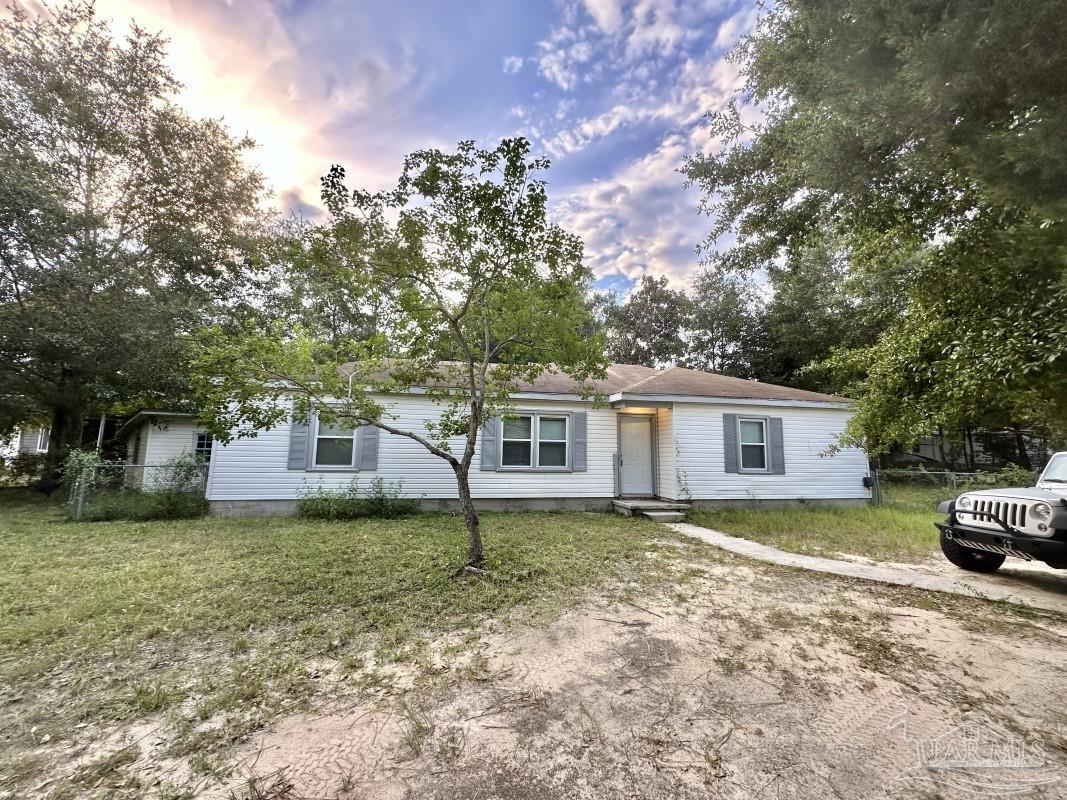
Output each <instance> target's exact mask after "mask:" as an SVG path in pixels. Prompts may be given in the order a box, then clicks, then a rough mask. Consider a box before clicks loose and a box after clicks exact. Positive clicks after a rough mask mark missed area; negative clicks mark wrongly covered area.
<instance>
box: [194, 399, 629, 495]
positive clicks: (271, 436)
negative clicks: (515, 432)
mask: <svg viewBox="0 0 1067 800" xmlns="http://www.w3.org/2000/svg"><path fill="white" fill-rule="evenodd" d="M382 400H383V403H384V405H385V406H386V409H387V414H386V417H385V418H384V419H385V420H387V421H388V422H389V423H390V424H391V425H395V426H396V427H397V428H400V429H401V430H410V431H415V432H419V433H424V432H425V431H426V427H425V423H426V421H427V420H436V419H437V417H438V414H439V411H440V406H438V405H436V404H435V403H434V402H433V401H431V400H429V399H427V398H424V397H418V396H392V397H386V398H382ZM520 404H521V411H523V412H535V413H542V414H543V415H544V416H545V418H546V419H547V418H559V417H562V416H564V415H565V413H566V412H575V411H585V412H587V418H586V435H587V439H588V455H587V459H588V469H587V470H586V471H579V472H570V471H567V470H566V469H561V468H556V469H545V470H540V471H539V470H531V469H530V468H528V467H527V468H525V469H523V468H516V469H512V470H508V469H507V468H504V469H501V470H500V471H489V470H481V469H479V468H478V464H480V463H481V444H482V437H481V436H479V437H478V444H477V449H476V451H475V454H474V461H473V462H472V467H471V471H470V485H471V492H472V494H473V495H474V497H475V498H552V497H597V498H610V497H612V496H614V493H615V480H614V469H613V463H612V458H613V454H614V452H615V446H616V434H615V411H614V409H611V408H607V407H604V406H600V407H594V406H593V404H592V403H585V402H581V401H564V400H561V401H540V400H537V401H532V400H530V401H528V400H522V401H516V405H520ZM568 424H569V423H568ZM379 436H380V438H379V441H378V468H377V469H376V470H375V472H374V474H373V475H363V474H360V473H352V472H331V471H326V472H314V471H311V472H309V471H304V470H290V469H288V468H287V463H288V453H289V426H288V424H283V425H280V426H278V427H277V428H274V429H273V430H270V431H260V433H259V435H258V436H257V437H255V438H252V439H237V440H234V441H232V442H230V443H229V444H228V445H226V446H221V445H219V446H217V447H216V448H215V454H214V457H213V458H212V465H211V474H210V476H209V478H208V499H209V500H292V499H296V498H298V497H299V496H300V495H301V493H302V492H303V491H305V489H306V488H315V487H318V486H322V487H324V488H339V487H343V486H347V485H348V484H349V482H350V481H351V480H352V479H353V478H358V479H359V480H360V482H361V483H362V484H363V485H366V483H367V482H368V481H369V480H370V479H371V478H372V477H373V478H378V477H380V478H382V479H383V480H386V481H394V482H395V481H403V484H404V486H403V493H404V494H405V495H406V496H409V497H425V498H427V499H453V498H455V497H456V496H457V492H456V475H455V473H454V472H453V471H452V468H451V467H450V466H449V465H448V464H447V463H446V462H445V461H444V459H441V458H438V457H437V456H434V455H432V454H430V453H429V452H427V450H426V449H425V448H424V447H423V446H422V445H420V444H419V443H418V442H415V441H412V440H411V439H408V438H406V437H402V436H393V435H391V434H389V433H387V432H385V431H381V432H380V435H379ZM449 441H450V446H451V448H452V452H453V453H455V454H457V455H460V454H462V452H463V444H464V438H463V437H455V438H453V439H450V440H449ZM498 446H500V445H499V444H498ZM567 457H568V459H569V458H570V454H568V456H567Z"/></svg>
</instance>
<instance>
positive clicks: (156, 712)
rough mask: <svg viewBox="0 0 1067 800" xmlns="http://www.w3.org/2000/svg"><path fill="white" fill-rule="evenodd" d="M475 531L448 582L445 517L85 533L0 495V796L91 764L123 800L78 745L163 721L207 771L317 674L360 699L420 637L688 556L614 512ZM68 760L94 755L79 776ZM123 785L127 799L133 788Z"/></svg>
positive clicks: (416, 649) (568, 599)
mask: <svg viewBox="0 0 1067 800" xmlns="http://www.w3.org/2000/svg"><path fill="white" fill-rule="evenodd" d="M482 530H483V535H484V538H485V546H486V553H487V558H488V565H487V573H486V575H485V576H484V577H481V578H468V579H462V580H456V579H453V578H452V577H451V575H452V573H453V571H454V570H455V568H456V566H457V565H458V564H461V563H462V562H463V560H464V554H465V544H466V536H465V531H464V528H463V521H462V519H461V518H458V517H453V516H450V515H445V514H431V515H422V516H418V517H412V518H407V519H400V520H371V519H367V520H359V521H353V522H323V521H312V520H297V519H211V518H207V519H200V520H184V521H180V522H179V521H169V522H108V523H99V522H98V523H83V524H79V523H72V522H68V521H66V520H65V519H64V516H63V512H62V509H61V508H60V507H57V506H54V505H47V504H42V503H39V502H33V503H30V502H26V501H25V499H24V498H20V497H17V496H8V497H4V496H0V687H2V688H0V708H2V713H0V762H7V763H16V762H17V763H19V764H20V765H21V767H20V768H19V769H14V770H8V769H5V770H3V771H2V772H0V795H3V792H4V791H10V792H13V793H14V794H13V796H19V795H21V794H22V793H23V792H25V791H26V789H27V787H30V786H33V785H35V783H36V782H38V781H39V780H40V779H41V776H42V774H43V773H45V772H48V771H49V770H60V772H62V773H63V774H64V775H67V774H68V773H69V774H70V775H74V776H75V777H76V778H78V779H79V782H80V781H83V780H84V781H86V782H90V783H91V782H94V781H96V780H99V778H100V776H99V775H97V774H96V772H97V771H99V770H101V769H104V770H105V771H106V774H107V780H105V781H103V783H105V784H107V787H108V792H109V794H108V796H109V797H123V796H126V795H124V794H122V791H123V788H122V786H121V781H120V777H121V775H122V774H123V767H124V766H125V763H124V762H123V763H116V762H114V761H112V760H111V759H110V757H109V756H107V755H106V754H105V753H99V752H96V751H94V750H93V747H92V745H91V742H92V737H93V736H94V735H97V736H101V737H102V736H104V735H105V734H106V733H107V732H108V730H112V729H114V726H115V725H116V724H118V723H122V722H128V723H136V722H138V721H140V720H146V719H147V720H150V721H152V722H153V723H155V722H158V724H159V729H160V730H163V731H165V732H166V742H167V744H166V753H167V755H169V756H171V757H175V758H184V759H189V758H190V757H193V756H197V755H199V756H200V757H199V759H198V761H197V763H200V762H204V763H209V762H210V760H207V761H205V754H219V753H223V752H225V749H226V748H227V746H229V745H231V744H233V743H234V742H236V741H239V740H240V739H241V738H242V737H243V736H245V735H247V733H248V732H250V731H252V730H255V729H256V728H258V727H261V726H262V725H264V724H266V723H268V722H269V721H270V720H271V719H272V718H273V717H274V716H275V715H277V714H279V713H282V712H286V711H292V710H296V709H299V708H302V707H306V706H307V704H308V702H309V700H310V698H311V697H312V696H313V695H314V694H315V693H316V692H317V691H318V690H319V688H318V687H319V686H320V685H321V681H320V674H319V671H318V669H317V668H316V667H312V666H311V665H312V664H314V665H316V666H322V665H323V664H327V665H334V667H330V666H323V667H322V668H323V669H335V672H336V675H337V676H338V680H341V681H342V682H343V681H349V682H350V688H351V690H352V691H359V690H360V688H361V686H362V683H361V681H362V680H363V678H364V676H363V674H362V672H361V668H362V666H363V665H364V664H366V663H367V659H370V661H371V663H373V664H375V665H378V666H381V665H385V664H388V663H389V662H399V661H406V662H409V663H410V662H422V661H424V660H427V659H429V656H428V655H427V650H428V645H427V643H428V641H429V640H430V639H431V638H433V637H436V636H439V635H442V634H447V633H450V632H453V631H461V630H471V629H473V628H474V627H475V626H477V625H479V624H480V623H482V622H483V621H485V620H486V619H488V618H498V619H499V618H508V619H516V618H518V617H521V618H530V617H534V618H540V619H544V618H548V617H550V616H552V615H553V614H555V613H556V612H558V611H559V610H560V609H562V608H565V607H567V606H569V605H571V604H573V603H575V602H577V601H578V600H579V599H580V598H581V597H582V596H583V595H584V594H585V593H586V591H587V590H589V589H592V588H597V587H606V586H611V587H615V589H616V590H618V591H620V592H622V593H624V594H625V593H626V592H627V591H633V590H636V589H638V588H640V587H641V586H645V585H651V584H652V583H655V582H657V581H665V580H666V579H667V578H668V577H670V576H672V575H674V574H676V572H675V565H676V564H678V563H679V562H680V560H681V559H683V558H684V557H685V551H686V549H685V548H683V547H679V545H678V542H677V539H676V538H675V537H674V536H673V534H672V533H671V532H670V530H669V529H667V528H666V527H664V526H660V525H656V524H654V523H651V522H643V521H641V520H633V519H623V518H620V517H614V516H610V515H607V514H578V513H571V514H562V513H561V514H547V513H525V514H485V515H484V516H483V526H482ZM516 615H518V616H516ZM345 664H351V665H355V667H356V668H355V669H353V670H351V671H350V672H349V671H348V670H346V669H345V668H344V665H345ZM413 719H415V718H414V717H413ZM418 738H419V737H418V736H417V735H414V734H413V744H416V743H417V740H418ZM61 748H62V756H60V749H61ZM71 752H75V753H81V754H82V755H83V756H84V757H85V759H89V757H90V756H93V758H92V759H90V760H86V762H85V765H83V766H82V767H80V770H81V771H80V772H76V773H75V772H73V771H72V769H71V763H72V760H71V755H70V754H71ZM129 752H130V751H124V757H128V753H129ZM210 763H213V762H210ZM90 773H91V774H90ZM53 774H54V773H53ZM68 777H69V776H68ZM90 779H92V780H90ZM67 785H68V786H69V782H68V784H67ZM126 791H127V792H128V796H131V797H134V796H140V795H139V794H138V791H139V790H138V789H137V786H136V781H135V780H134V779H132V778H131V783H130V785H129V786H128V787H126ZM56 796H57V797H58V796H59V795H56Z"/></svg>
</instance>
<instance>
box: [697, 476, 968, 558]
mask: <svg viewBox="0 0 1067 800" xmlns="http://www.w3.org/2000/svg"><path fill="white" fill-rule="evenodd" d="M954 495H955V492H954V491H953V490H952V489H947V490H946V489H937V488H928V487H910V486H891V487H887V488H886V490H885V492H884V496H885V503H884V504H883V505H881V506H863V507H860V508H817V507H807V508H788V509H725V510H722V511H693V512H690V520H691V521H692V522H693V523H695V524H697V525H703V526H705V527H707V528H713V529H715V530H719V531H722V532H723V533H729V534H732V535H734V536H740V537H742V538H745V539H751V540H753V541H756V542H761V543H763V544H768V545H771V546H773V547H778V548H781V549H782V550H788V551H790V552H793V553H805V554H808V555H819V556H835V555H838V554H841V553H846V554H850V555H859V556H866V557H868V558H873V559H876V560H880V561H919V560H922V559H924V558H926V557H927V556H929V555H931V554H932V553H934V552H935V551H937V548H938V534H937V529H936V528H934V522H937V521H938V520H940V519H941V518H942V517H943V515H942V514H938V513H937V510H936V508H937V503H938V502H939V501H941V500H947V499H949V498H951V497H953V496H954Z"/></svg>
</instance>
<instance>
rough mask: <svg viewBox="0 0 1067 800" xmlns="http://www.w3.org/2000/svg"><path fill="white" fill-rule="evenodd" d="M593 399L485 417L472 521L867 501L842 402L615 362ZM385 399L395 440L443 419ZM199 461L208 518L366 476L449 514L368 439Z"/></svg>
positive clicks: (546, 397) (332, 438)
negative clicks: (517, 511)
mask: <svg viewBox="0 0 1067 800" xmlns="http://www.w3.org/2000/svg"><path fill="white" fill-rule="evenodd" d="M595 386H596V389H597V391H598V393H599V395H600V396H601V398H602V399H600V400H599V401H598V402H594V401H592V400H589V399H586V398H584V397H583V396H582V393H581V390H580V388H579V387H578V386H577V385H576V383H575V381H573V380H572V379H571V378H569V377H567V376H566V375H563V374H560V373H556V372H548V373H545V374H544V375H542V376H541V377H539V378H538V379H537V380H536V381H534V382H533V383H529V384H524V385H522V386H520V389H519V391H517V392H516V393H515V394H514V395H513V397H512V407H513V409H514V416H513V417H508V418H505V419H499V418H494V419H491V420H490V421H489V422H487V423H486V425H485V427H484V428H483V430H482V432H481V435H480V436H479V441H478V450H477V452H476V454H475V460H474V463H473V464H472V466H471V472H470V485H471V491H472V494H473V496H474V498H475V501H476V503H477V505H478V506H479V507H480V508H535V509H610V508H611V507H612V504H613V502H616V501H619V500H622V501H624V502H623V506H622V508H623V509H624V510H626V509H627V506H626V504H625V502H626V501H627V500H637V501H644V500H647V499H652V498H658V499H660V500H666V501H681V502H687V503H692V504H693V505H696V506H723V505H731V504H741V505H749V504H754V503H766V504H781V503H795V502H798V501H811V502H819V503H849V504H855V503H862V502H864V501H866V500H867V499H868V498H869V497H870V491H869V489H868V488H867V483H868V482H869V481H868V465H867V459H866V457H865V455H864V453H863V452H862V451H861V450H858V449H855V448H842V449H838V450H835V451H833V452H832V453H831V452H828V451H829V448H831V446H832V445H834V444H835V443H836V442H837V438H838V436H839V434H840V433H841V432H842V430H843V429H844V426H845V423H846V421H847V420H848V418H849V416H850V413H851V412H850V411H849V407H848V401H847V400H846V399H844V398H841V397H834V396H831V395H825V394H819V393H816V392H809V391H804V390H801V389H792V388H787V387H783V386H775V385H771V384H766V383H759V382H756V381H748V380H742V379H738V378H730V377H726V376H723V375H715V374H711V373H706V372H699V371H696V370H690V369H684V368H681V367H672V368H669V369H664V370H658V369H652V368H648V367H641V366H633V365H626V364H614V365H612V366H611V367H609V369H608V370H607V375H606V377H605V378H604V379H603V380H600V381H597V382H595ZM381 402H382V403H383V404H384V405H385V407H386V408H387V413H388V414H389V415H390V417H391V418H390V423H391V424H392V425H394V426H395V427H397V428H400V429H404V430H413V431H419V432H422V431H424V430H425V423H426V422H427V421H432V420H435V419H437V416H438V414H439V410H440V407H439V406H438V405H436V404H435V403H434V402H433V401H432V400H430V399H429V398H427V397H425V396H423V394H422V393H420V392H418V391H412V392H408V393H404V394H397V395H390V396H384V397H382V398H381ZM149 420H152V421H151V422H149ZM136 422H137V418H136V417H135V418H134V419H132V420H130V422H129V423H127V426H130V425H133V424H134V423H136ZM161 424H162V426H163V427H161ZM131 430H133V429H132V428H131ZM137 430H139V431H141V435H142V436H143V439H141V440H138V442H139V443H138V445H137V447H135V448H134V452H135V453H140V454H141V455H137V456H135V458H140V459H142V463H149V462H152V461H155V460H156V459H157V458H158V457H159V456H158V454H159V453H161V452H168V453H173V452H174V451H175V448H179V447H183V448H184V447H193V442H194V439H195V440H196V441H197V442H200V441H201V439H200V436H202V435H203V434H202V433H201V432H198V430H197V428H196V425H195V422H194V421H193V420H192V418H191V417H189V416H188V415H170V416H165V415H160V414H156V415H155V416H154V417H145V418H143V423H142V424H141V425H140V427H138V428H137ZM153 442H156V444H155V445H154V444H153ZM461 442H462V439H456V441H455V444H454V445H453V452H457V453H458V452H461V451H462V444H461ZM142 448H144V449H143V451H142ZM154 448H159V449H154ZM204 452H205V455H207V454H210V470H209V473H208V478H207V490H206V491H207V498H208V500H209V501H210V502H211V504H212V507H213V512H214V513H219V514H288V513H293V512H294V511H295V509H296V505H297V501H298V499H299V498H300V496H301V495H302V494H303V493H305V492H307V491H309V490H314V489H316V488H326V489H336V488H342V487H345V486H347V485H348V484H349V483H350V482H351V481H353V480H354V479H355V480H357V481H358V482H359V483H361V484H363V485H364V486H365V485H366V484H367V483H369V482H370V481H371V480H372V479H374V478H382V479H384V480H386V481H390V482H397V481H402V482H403V489H402V493H403V494H404V495H407V496H414V497H418V498H421V499H422V500H423V504H424V506H426V507H428V508H447V507H455V505H456V503H457V499H456V498H457V490H456V481H455V476H454V474H453V472H452V470H451V468H450V467H449V465H448V464H447V463H446V462H445V461H444V460H442V459H440V458H437V457H436V456H433V455H431V454H430V453H429V452H427V451H426V450H425V449H424V448H423V447H422V446H421V445H419V444H418V443H417V442H414V441H412V440H410V439H408V438H406V437H401V436H396V435H392V434H389V433H387V432H385V431H382V430H381V429H379V428H376V427H374V426H364V427H360V428H358V429H355V430H352V429H346V428H344V427H339V426H336V425H327V424H325V423H324V424H321V425H320V424H319V423H318V421H317V420H315V419H312V420H310V421H309V422H308V423H306V424H305V423H295V424H291V423H285V424H281V425H279V426H277V427H275V428H272V429H271V430H266V431H260V432H259V434H258V436H256V437H255V438H244V439H235V440H234V441H232V442H231V443H230V444H228V445H226V446H225V447H222V446H220V445H219V444H218V443H215V444H214V446H213V447H210V446H208V449H205V451H204Z"/></svg>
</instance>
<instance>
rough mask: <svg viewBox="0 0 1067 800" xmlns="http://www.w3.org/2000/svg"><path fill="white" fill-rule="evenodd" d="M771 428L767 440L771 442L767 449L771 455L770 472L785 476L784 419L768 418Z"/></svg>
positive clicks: (768, 425)
mask: <svg viewBox="0 0 1067 800" xmlns="http://www.w3.org/2000/svg"><path fill="white" fill-rule="evenodd" d="M767 423H768V424H767V427H768V428H769V430H768V433H767V438H768V439H769V440H770V441H769V442H768V444H769V445H770V447H768V448H767V450H768V452H769V453H770V462H771V463H770V470H769V472H770V473H771V474H772V475H785V443H784V441H783V438H782V418H781V417H768V418H767Z"/></svg>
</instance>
